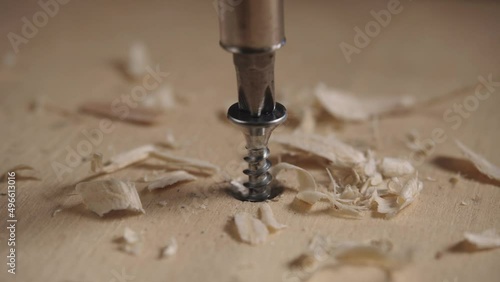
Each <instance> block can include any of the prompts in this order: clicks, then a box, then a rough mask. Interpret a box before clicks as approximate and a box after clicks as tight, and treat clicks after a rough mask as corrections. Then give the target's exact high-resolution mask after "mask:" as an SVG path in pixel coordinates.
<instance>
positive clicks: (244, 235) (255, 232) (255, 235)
mask: <svg viewBox="0 0 500 282" xmlns="http://www.w3.org/2000/svg"><path fill="white" fill-rule="evenodd" d="M234 222H235V223H236V229H237V231H238V234H239V236H240V239H241V240H242V241H243V242H246V243H249V244H251V245H257V244H262V243H264V242H265V241H266V240H267V237H268V235H269V230H268V229H267V227H266V225H265V224H264V223H263V222H262V221H260V220H258V219H257V218H255V217H253V216H252V215H250V214H248V213H246V212H239V213H237V214H236V215H235V216H234Z"/></svg>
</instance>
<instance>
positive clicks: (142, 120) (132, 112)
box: [79, 102, 163, 125]
mask: <svg viewBox="0 0 500 282" xmlns="http://www.w3.org/2000/svg"><path fill="white" fill-rule="evenodd" d="M111 105H112V103H111V102H86V103H84V104H82V105H81V106H80V108H79V110H80V111H82V112H84V113H88V114H93V115H97V116H103V117H107V118H110V119H114V120H122V121H127V122H131V123H138V124H143V125H151V124H155V123H157V122H159V121H160V116H161V114H162V113H163V111H160V110H156V109H150V108H144V107H136V108H131V107H129V108H128V111H127V112H126V113H123V112H119V111H114V110H113V109H112V107H111Z"/></svg>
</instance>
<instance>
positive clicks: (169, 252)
mask: <svg viewBox="0 0 500 282" xmlns="http://www.w3.org/2000/svg"><path fill="white" fill-rule="evenodd" d="M177 249H178V244H177V240H176V239H175V237H172V238H170V241H169V242H168V244H167V246H165V247H164V248H163V249H162V250H161V258H170V257H173V256H174V255H175V254H177Z"/></svg>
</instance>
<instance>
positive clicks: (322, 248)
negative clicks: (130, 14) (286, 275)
mask: <svg viewBox="0 0 500 282" xmlns="http://www.w3.org/2000/svg"><path fill="white" fill-rule="evenodd" d="M409 262H410V255H409V254H396V253H394V252H392V243H391V242H390V241H387V240H372V241H368V242H356V241H334V240H332V239H331V238H329V237H323V236H320V235H316V236H314V237H313V239H312V240H311V242H310V244H309V247H308V250H307V251H306V252H305V253H304V254H302V255H301V256H300V257H299V258H298V259H297V260H295V262H294V263H293V264H292V266H298V267H300V268H301V269H303V270H305V271H306V272H307V273H309V274H313V273H314V272H315V271H316V270H317V269H319V268H320V267H321V266H325V265H328V266H344V265H352V266H372V267H377V268H379V269H381V270H383V271H386V272H389V273H390V272H392V271H395V270H399V269H401V268H402V267H403V266H405V265H406V264H408V263H409Z"/></svg>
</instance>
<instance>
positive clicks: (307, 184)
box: [269, 162, 317, 191]
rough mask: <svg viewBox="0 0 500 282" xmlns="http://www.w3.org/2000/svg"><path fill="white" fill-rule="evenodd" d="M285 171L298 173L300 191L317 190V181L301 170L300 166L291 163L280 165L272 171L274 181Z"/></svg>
mask: <svg viewBox="0 0 500 282" xmlns="http://www.w3.org/2000/svg"><path fill="white" fill-rule="evenodd" d="M283 170H293V171H295V172H297V180H298V182H299V187H298V190H299V191H304V190H316V187H317V185H316V181H315V180H314V177H313V176H312V175H311V174H310V173H309V172H308V171H307V170H305V169H303V168H300V167H298V166H295V165H292V164H289V163H285V162H282V163H279V164H277V165H275V166H273V167H271V169H270V171H269V172H270V173H271V175H272V176H273V178H274V179H276V177H277V176H278V174H279V173H280V172H281V171H283Z"/></svg>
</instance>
